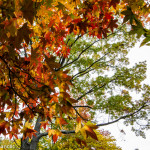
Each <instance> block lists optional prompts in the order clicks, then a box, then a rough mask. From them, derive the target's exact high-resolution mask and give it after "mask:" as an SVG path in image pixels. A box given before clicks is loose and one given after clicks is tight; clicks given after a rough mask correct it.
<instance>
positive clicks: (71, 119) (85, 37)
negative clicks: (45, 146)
mask: <svg viewBox="0 0 150 150" xmlns="http://www.w3.org/2000/svg"><path fill="white" fill-rule="evenodd" d="M126 6H127V7H126ZM0 10H1V11H0V12H1V15H0V22H1V23H0V27H1V30H0V71H1V74H0V85H1V86H0V89H1V92H0V117H1V121H0V134H3V135H9V138H10V139H11V138H18V135H19V134H20V132H21V133H22V135H23V137H22V140H21V149H22V150H24V149H26V150H27V149H29V150H32V149H36V147H37V144H38V142H39V139H40V138H42V137H43V136H46V135H49V136H50V137H52V139H53V142H54V143H55V142H56V141H57V139H58V137H60V136H62V134H69V133H75V132H76V133H78V132H79V133H81V135H82V136H83V137H84V139H86V136H91V137H92V138H93V139H95V140H98V138H97V136H96V133H95V132H94V129H96V128H98V127H99V126H103V125H108V124H111V123H114V122H117V121H119V120H120V119H125V121H126V123H131V124H134V123H135V122H136V121H138V120H139V119H143V118H146V119H147V121H148V123H149V120H148V104H149V88H150V87H149V86H148V85H144V86H142V84H141V82H142V81H143V80H144V79H145V71H146V65H145V63H144V62H141V63H140V64H136V65H135V66H134V67H133V68H128V67H126V65H127V64H128V60H127V58H126V55H127V53H128V51H127V50H126V48H129V47H132V46H133V44H134V42H135V41H137V39H138V38H140V37H141V36H143V37H144V40H143V42H142V43H141V46H142V45H144V44H149V43H148V42H149V35H150V32H149V30H148V29H146V26H145V25H146V22H148V21H149V18H148V15H149V4H148V3H146V2H144V1H143V0H140V1H138V2H136V0H135V1H133V0H132V1H131V0H123V1H121V2H120V1H119V0H105V1H104V0H90V1H86V0H85V1H80V0H65V1H62V0H33V1H32V0H15V1H14V0H6V1H0ZM121 17H122V18H123V24H122V19H121ZM142 17H144V21H143V20H141V18H142ZM129 24H130V25H129ZM129 27H131V29H128V28H129ZM129 33H130V34H129ZM135 34H136V37H135V36H134V35H135ZM114 39H118V41H114ZM112 40H113V41H114V42H112ZM96 44H97V45H96ZM109 70H110V71H112V72H113V73H112V75H111V74H108V71H109ZM92 71H94V72H96V77H93V78H91V80H90V79H88V78H89V77H91V73H92ZM87 79H88V80H87ZM115 88H116V89H118V88H119V89H120V93H119V92H118V93H116V92H114V89H115ZM131 90H136V91H137V92H141V93H142V92H143V91H144V92H143V93H142V94H143V98H142V99H141V100H138V101H135V100H133V99H132V97H131V94H130V91H131ZM97 110H99V111H101V112H102V113H105V114H108V115H109V116H110V120H111V121H110V122H107V123H97V122H96V121H95V120H94V117H95V112H96V111H97ZM33 120H35V123H34V122H33ZM137 123H139V122H137ZM33 126H34V128H33ZM143 127H144V128H149V126H148V124H147V125H144V126H143ZM42 128H44V129H45V130H44V132H41V130H42ZM133 130H135V131H136V133H137V134H138V133H139V132H140V134H141V133H142V132H141V130H136V129H134V128H133ZM45 131H46V132H45ZM29 138H30V139H31V140H30V142H29Z"/></svg>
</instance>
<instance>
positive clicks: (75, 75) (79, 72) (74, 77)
mask: <svg viewBox="0 0 150 150" xmlns="http://www.w3.org/2000/svg"><path fill="white" fill-rule="evenodd" d="M109 53H110V52H107V53H106V54H104V55H103V56H102V57H101V58H99V59H98V60H96V61H95V62H93V63H92V64H91V65H90V66H89V67H87V68H86V69H84V70H82V71H80V72H78V73H77V74H75V75H74V76H73V77H72V79H73V78H75V77H76V76H77V75H79V74H81V73H83V72H85V71H87V70H88V69H90V68H91V67H92V66H93V65H94V64H96V63H97V62H99V61H100V60H102V59H103V58H104V57H105V56H106V55H108V54H109Z"/></svg>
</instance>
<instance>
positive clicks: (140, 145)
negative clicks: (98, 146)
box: [103, 43, 150, 150]
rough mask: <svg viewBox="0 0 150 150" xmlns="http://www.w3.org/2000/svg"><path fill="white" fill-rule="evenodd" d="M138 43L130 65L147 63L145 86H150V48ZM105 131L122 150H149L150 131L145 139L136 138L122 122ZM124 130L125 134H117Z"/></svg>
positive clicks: (133, 50)
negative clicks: (109, 133)
mask: <svg viewBox="0 0 150 150" xmlns="http://www.w3.org/2000/svg"><path fill="white" fill-rule="evenodd" d="M139 45H140V43H138V44H136V46H135V47H134V48H133V49H131V50H130V53H129V58H130V62H131V65H134V64H135V63H137V62H141V61H145V60H146V61H147V79H146V80H145V83H146V84H150V47H148V46H143V47H139ZM103 129H105V130H109V131H110V132H111V135H113V136H114V137H115V138H116V139H117V142H116V143H117V145H118V146H120V147H121V148H122V150H135V149H138V150H150V131H148V132H147V134H146V139H143V138H142V137H136V135H135V133H133V132H132V131H131V127H126V126H124V125H123V123H122V121H119V122H118V123H115V124H113V125H109V126H106V127H103ZM122 129H123V130H124V131H125V134H123V133H121V132H119V131H120V130H122Z"/></svg>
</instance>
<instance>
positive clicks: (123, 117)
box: [37, 103, 148, 139]
mask: <svg viewBox="0 0 150 150" xmlns="http://www.w3.org/2000/svg"><path fill="white" fill-rule="evenodd" d="M147 106H148V105H146V103H144V104H143V105H142V106H141V107H140V108H139V109H138V110H136V111H134V112H133V113H129V114H127V115H124V116H122V117H120V118H118V119H116V120H114V121H110V122H107V123H101V124H97V125H96V126H98V127H100V126H106V125H110V124H113V123H115V122H118V121H119V120H121V119H125V118H128V117H131V116H133V115H135V114H137V113H138V112H139V111H141V110H142V109H143V108H145V107H147ZM61 133H63V134H71V133H75V130H70V131H69V130H61ZM47 135H48V132H45V133H40V134H39V135H38V136H37V138H38V139H40V138H41V137H43V136H47Z"/></svg>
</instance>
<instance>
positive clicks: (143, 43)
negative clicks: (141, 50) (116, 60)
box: [140, 36, 150, 47]
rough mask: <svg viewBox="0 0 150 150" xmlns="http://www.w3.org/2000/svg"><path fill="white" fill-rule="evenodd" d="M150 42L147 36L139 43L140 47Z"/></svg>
mask: <svg viewBox="0 0 150 150" xmlns="http://www.w3.org/2000/svg"><path fill="white" fill-rule="evenodd" d="M149 41H150V36H147V37H146V38H145V39H144V40H143V41H142V43H141V45H140V47H141V46H143V45H145V44H146V43H148V42H149Z"/></svg>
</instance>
